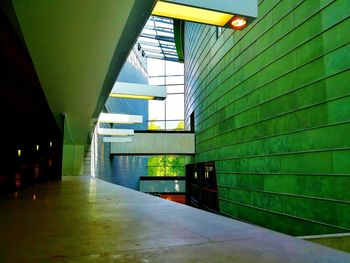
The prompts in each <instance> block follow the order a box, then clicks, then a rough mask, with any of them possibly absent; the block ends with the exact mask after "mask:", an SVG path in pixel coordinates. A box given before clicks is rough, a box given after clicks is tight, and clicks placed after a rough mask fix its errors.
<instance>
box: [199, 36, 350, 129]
mask: <svg viewBox="0 0 350 263" xmlns="http://www.w3.org/2000/svg"><path fill="white" fill-rule="evenodd" d="M348 45H350V43H346V44H344V45H342V46H340V47H338V48H336V49H332V50H331V51H329V52H327V53H324V54H322V55H320V56H318V57H316V58H314V59H312V60H311V61H308V62H306V63H304V64H303V65H300V66H298V67H295V68H293V69H291V70H289V71H287V72H286V73H284V74H282V75H280V76H278V77H276V78H274V79H272V80H269V81H268V82H267V83H265V84H263V85H261V86H259V87H257V88H256V89H254V90H253V91H251V92H248V93H246V94H244V95H242V96H240V97H239V98H237V99H235V100H234V101H231V102H230V104H232V103H234V102H238V101H239V100H241V99H242V98H244V97H246V96H248V95H251V94H252V93H254V92H256V91H259V90H260V89H261V88H263V87H265V86H267V85H269V84H270V83H272V82H274V81H276V80H278V79H280V78H282V77H284V76H286V75H288V74H290V73H292V72H294V71H297V70H298V69H299V68H301V67H304V66H306V65H308V64H311V63H313V62H314V61H316V60H318V59H320V58H322V57H324V56H327V55H329V54H331V53H332V52H334V51H336V50H338V49H341V48H343V47H345V46H348ZM347 70H349V67H347V68H345V69H343V70H341V71H339V72H336V73H333V74H330V75H327V76H323V77H321V78H318V79H317V80H314V81H311V82H309V83H306V84H304V85H301V86H299V87H298V88H296V89H293V90H292V91H290V92H294V91H297V90H299V89H302V88H304V87H307V86H310V85H312V84H315V83H317V82H320V81H322V80H325V79H327V78H330V77H333V76H335V75H338V74H340V73H343V72H345V71H347ZM252 76H254V75H252ZM252 76H250V77H252ZM250 77H248V78H246V79H244V80H243V81H242V82H240V83H238V84H237V85H235V86H234V87H232V88H231V89H230V90H228V91H227V92H225V93H223V94H222V95H220V97H219V98H217V99H216V100H215V101H213V102H212V103H210V104H209V105H207V106H206V108H209V106H210V105H213V104H214V103H215V102H217V100H218V99H220V98H222V97H224V96H227V93H229V92H231V91H232V90H234V89H235V88H236V87H237V86H239V85H241V84H242V83H243V82H244V81H246V80H248V79H249V78H250ZM288 93H289V92H287V93H286V94H288ZM286 94H282V95H280V96H284V95H286ZM210 95H211V94H209V95H208V96H207V97H209V96H210ZM207 97H206V98H207ZM270 101H271V100H270ZM270 101H267V102H266V103H268V102H270ZM199 103H201V102H199ZM230 104H228V105H226V106H224V107H222V108H220V109H218V110H217V111H215V112H213V113H212V114H210V115H208V116H207V117H205V118H204V119H202V120H201V124H203V123H204V122H205V121H206V120H208V119H209V118H210V117H212V116H214V115H215V114H216V113H217V112H219V111H220V110H223V109H225V108H226V107H228V106H230ZM258 106H259V105H258ZM253 107H255V106H253ZM247 110H249V109H246V110H244V111H241V112H239V113H237V114H236V115H238V114H240V113H242V112H245V111H247ZM200 113H202V112H200ZM200 113H198V114H197V116H195V118H198V116H199V115H200ZM236 115H233V116H236ZM233 116H230V117H228V118H226V119H223V120H221V121H220V122H218V124H219V123H221V122H223V121H225V120H227V119H230V118H232V117H233ZM208 128H210V127H207V128H205V129H203V131H205V130H207V129H208Z"/></svg>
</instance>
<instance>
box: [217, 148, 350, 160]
mask: <svg viewBox="0 0 350 263" xmlns="http://www.w3.org/2000/svg"><path fill="white" fill-rule="evenodd" d="M348 150H350V147H344V148H333V149H319V150H308V151H299V152H285V153H272V154H265V155H249V156H238V157H229V158H221V159H219V160H220V161H229V160H240V159H252V158H263V157H273V156H286V155H298V154H307V153H311V154H312V153H323V152H334V151H348Z"/></svg>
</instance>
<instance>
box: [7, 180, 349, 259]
mask: <svg viewBox="0 0 350 263" xmlns="http://www.w3.org/2000/svg"><path fill="white" fill-rule="evenodd" d="M0 262H144V263H147V262H237V263H238V262H244V263H249V262H254V263H256V262H269V263H271V262H284V263H287V262H298V263H301V262H308V263H309V262H317V263H321V262H342V263H344V262H350V254H346V253H343V252H340V251H336V250H332V249H329V248H326V247H322V246H319V245H316V244H313V243H309V242H306V241H303V240H299V239H296V238H293V237H289V236H285V235H282V234H278V233H275V232H272V231H269V230H266V229H263V228H259V227H255V226H251V225H248V224H244V223H241V222H238V221H235V220H231V219H229V218H225V217H221V216H217V215H214V214H210V213H207V212H204V211H201V210H197V209H194V208H190V207H187V206H184V205H180V204H176V203H172V202H170V201H166V200H162V199H160V198H156V197H152V196H149V195H146V194H142V193H139V192H135V191H132V190H129V189H126V188H122V187H119V186H116V185H113V184H109V183H106V182H103V181H100V180H96V179H90V178H89V177H67V178H64V180H63V182H62V183H50V184H41V185H38V186H34V187H31V188H29V189H26V190H24V191H21V192H19V193H17V194H14V195H11V196H8V197H6V198H2V199H1V200H0Z"/></svg>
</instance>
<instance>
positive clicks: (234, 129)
mask: <svg viewBox="0 0 350 263" xmlns="http://www.w3.org/2000/svg"><path fill="white" fill-rule="evenodd" d="M349 96H350V94H346V95H343V96H340V97H336V98H333V99H329V100H326V101H323V102H319V103H315V104H312V105H308V106H306V107H302V108H298V109H295V110H292V111H287V112H284V113H281V114H278V115H275V116H272V117H268V118H265V119H260V120H259V121H257V122H254V123H248V124H246V125H243V126H240V127H236V128H233V129H230V130H228V131H225V132H222V133H220V134H217V135H215V136H212V137H210V138H208V139H205V140H203V141H200V142H198V144H201V143H203V142H205V141H207V140H209V139H212V138H215V137H217V136H218V135H220V136H222V135H224V134H226V133H230V132H233V131H237V130H241V129H244V128H247V127H249V126H254V125H257V124H260V123H262V122H266V121H271V120H273V119H277V118H279V117H283V116H286V115H289V114H293V113H296V112H300V111H303V110H307V109H310V108H314V107H317V106H321V105H323V104H327V103H330V102H334V101H337V100H341V99H344V98H347V97H349ZM216 125H218V124H216ZM216 125H215V126H216ZM215 126H211V127H209V128H208V129H210V128H212V127H215ZM208 129H206V130H208ZM204 131H205V130H204ZM204 131H201V132H200V133H197V135H200V134H202V133H203V132H204Z"/></svg>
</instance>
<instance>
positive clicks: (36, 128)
mask: <svg viewBox="0 0 350 263" xmlns="http://www.w3.org/2000/svg"><path fill="white" fill-rule="evenodd" d="M0 112H1V128H0V134H1V137H0V138H1V155H0V161H1V166H0V195H1V194H5V193H8V192H11V191H13V190H15V189H18V188H21V187H24V186H26V185H30V184H32V183H35V182H37V181H41V180H46V179H50V178H57V177H59V175H60V169H61V168H60V167H61V150H62V149H61V148H62V142H61V141H62V140H61V131H60V128H59V127H58V125H57V123H56V121H55V119H54V117H53V115H52V113H51V110H50V108H49V106H48V104H47V101H46V98H45V95H44V93H43V90H42V89H41V86H40V82H39V80H38V78H37V75H36V72H35V69H34V66H33V64H32V61H31V58H30V56H29V54H28V52H27V49H26V47H25V45H24V43H23V42H22V41H21V40H20V37H19V36H18V35H17V34H16V32H15V30H14V29H13V28H12V26H11V24H10V23H9V22H8V21H7V19H6V17H5V15H4V14H3V13H1V12H0ZM50 142H51V146H50ZM37 145H38V146H39V150H37ZM18 150H20V151H21V155H20V156H18Z"/></svg>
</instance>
